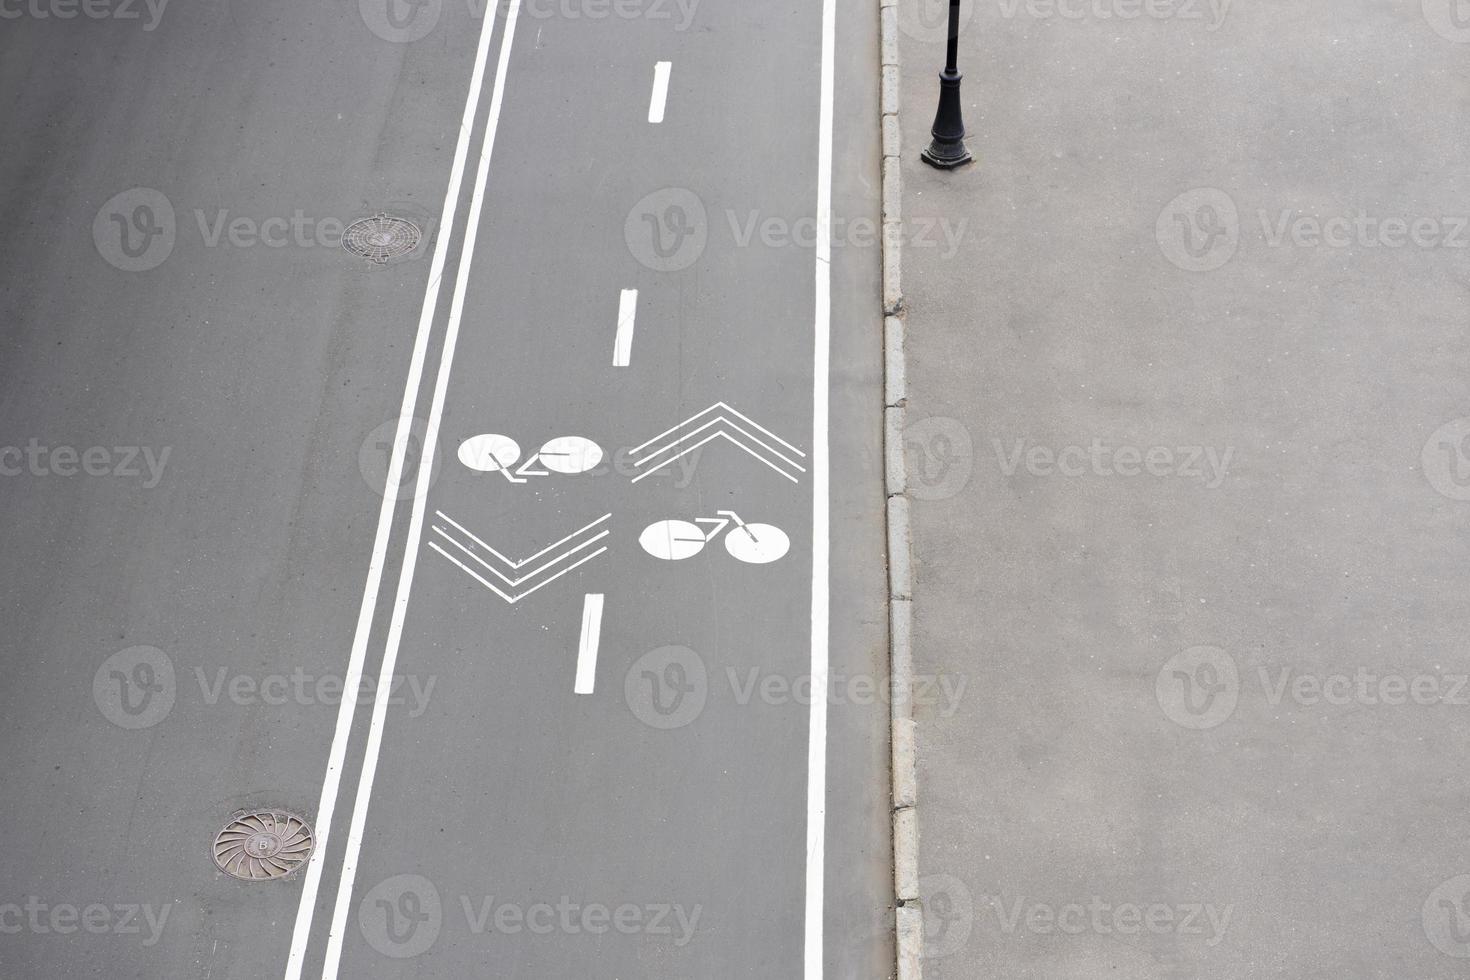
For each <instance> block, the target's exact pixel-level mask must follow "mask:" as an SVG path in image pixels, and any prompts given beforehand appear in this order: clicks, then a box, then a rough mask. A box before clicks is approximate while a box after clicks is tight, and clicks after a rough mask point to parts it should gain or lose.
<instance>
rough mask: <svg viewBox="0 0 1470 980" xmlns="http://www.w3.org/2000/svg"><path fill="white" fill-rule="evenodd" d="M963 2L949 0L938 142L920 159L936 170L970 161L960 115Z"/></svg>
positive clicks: (937, 115)
mask: <svg viewBox="0 0 1470 980" xmlns="http://www.w3.org/2000/svg"><path fill="white" fill-rule="evenodd" d="M959 49H960V0H949V50H948V51H947V52H946V57H945V62H944V71H942V72H940V73H939V111H938V112H936V113H935V114H934V128H933V129H931V130H930V131H929V132H930V133H932V134H933V136H934V141H933V142H932V143H930V144H929V146H928V148H927V149H925V150H924V152H923V153H921V154H919V157H920V159H922V160H923V161H924V162H925V163H927V164H929V165H930V166H933V167H939V168H941V169H943V170H953V169H954V168H955V167H958V166H960V165H961V164H966V163H969V162H970V151H969V150H967V149H965V120H964V117H963V116H962V115H961V113H960V78H961V75H960V71H959V66H958V64H957V62H958V60H959V53H960V50H959Z"/></svg>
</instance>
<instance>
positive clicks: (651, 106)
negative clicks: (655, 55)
mask: <svg viewBox="0 0 1470 980" xmlns="http://www.w3.org/2000/svg"><path fill="white" fill-rule="evenodd" d="M672 67H673V62H669V61H660V62H659V63H658V64H656V65H654V66H653V97H652V98H651V99H649V100H648V121H649V122H651V123H661V122H663V121H664V104H665V103H666V102H668V100H669V69H670V68H672Z"/></svg>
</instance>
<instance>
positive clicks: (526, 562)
mask: <svg viewBox="0 0 1470 980" xmlns="http://www.w3.org/2000/svg"><path fill="white" fill-rule="evenodd" d="M434 513H435V514H436V515H437V516H439V517H440V518H442V519H443V520H445V521H447V522H449V523H450V524H452V525H454V526H455V528H457V529H458V530H459V531H461V532H463V534H464V536H465V537H467V538H469V539H470V540H471V541H473V542H474V543H475V544H477V545H479V546H480V547H481V548H484V549H485V550H486V551H488V552H490V554H492V555H494V556H495V557H496V558H499V559H500V560H501V561H503V562H505V563H506V564H507V565H509V566H510V567H511V568H521V567H522V566H524V565H529V564H531V562H533V561H535V560H536V559H537V558H540V557H541V556H542V555H544V554H546V553H547V552H548V551H551V550H552V549H554V548H557V547H559V546H561V545H564V544H566V543H567V542H568V541H570V540H572V539H573V538H575V537H577V536H578V535H580V534H582V533H583V532H585V531H590V530H592V529H593V528H594V527H596V526H597V525H599V524H601V523H602V522H603V521H606V520H611V518H612V515H611V514H603V515H602V516H601V517H599V518H598V519H597V520H595V521H593V522H592V523H591V524H588V525H587V526H586V527H584V528H579V529H577V530H575V531H573V532H572V533H571V534H568V535H567V536H566V537H564V538H562V539H561V540H560V541H557V542H554V543H552V544H549V545H547V546H546V547H544V548H542V549H541V550H540V551H538V552H536V553H535V554H534V555H532V556H531V557H530V558H522V559H521V560H520V561H511V560H510V559H509V558H507V557H505V556H504V555H502V554H501V553H500V552H498V551H496V550H495V549H494V548H492V547H490V546H489V545H488V544H486V543H485V542H483V541H481V540H480V539H479V538H477V537H475V535H474V534H473V533H472V532H471V531H470V530H469V529H468V528H466V527H465V526H464V525H463V524H461V523H459V522H458V521H456V520H455V519H454V518H452V517H450V516H449V515H448V514H446V513H444V512H443V511H442V510H436V511H434ZM603 533H604V534H606V533H607V532H606V531H604V532H603Z"/></svg>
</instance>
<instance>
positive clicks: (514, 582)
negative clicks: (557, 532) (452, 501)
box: [429, 524, 612, 602]
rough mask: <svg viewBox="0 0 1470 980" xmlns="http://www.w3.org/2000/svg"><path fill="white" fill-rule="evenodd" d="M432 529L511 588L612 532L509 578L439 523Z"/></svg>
mask: <svg viewBox="0 0 1470 980" xmlns="http://www.w3.org/2000/svg"><path fill="white" fill-rule="evenodd" d="M432 529H433V531H434V533H435V534H437V535H439V536H440V537H441V538H443V539H444V540H445V541H448V542H449V543H450V544H452V545H454V547H456V548H458V549H459V550H460V551H462V552H464V553H465V554H466V555H468V556H469V557H470V558H471V559H472V560H473V561H474V562H475V564H477V565H479V566H480V567H481V568H483V569H485V571H487V572H489V573H490V574H492V575H494V576H495V577H496V578H498V579H500V581H502V582H504V583H505V584H506V585H508V586H510V587H511V588H512V589H514V588H515V587H516V586H518V585H521V584H522V583H525V582H529V581H530V580H531V579H533V578H535V577H536V576H537V575H540V574H541V573H542V572H544V571H546V570H547V569H548V568H551V567H552V566H553V565H555V564H556V563H557V562H559V561H561V560H562V559H564V558H570V557H572V556H573V555H575V554H576V553H577V552H579V551H586V550H587V549H588V548H590V547H592V546H593V545H594V544H596V543H597V542H599V541H601V540H602V539H603V538H605V537H607V536H608V535H610V534H612V532H611V531H603V532H602V533H601V534H599V535H596V536H595V537H592V538H588V539H587V540H586V541H583V542H582V543H581V544H577V545H573V546H572V547H571V548H568V549H567V550H566V551H564V552H562V553H561V554H559V555H557V556H556V557H555V558H548V559H546V562H545V563H544V564H542V565H538V566H537V567H535V568H533V569H532V570H531V571H529V572H527V573H526V574H524V575H522V576H520V577H519V578H514V579H513V578H510V577H509V576H508V575H506V574H505V573H504V572H502V571H500V569H498V568H496V567H495V566H494V565H492V564H490V563H489V562H488V561H486V560H485V559H483V558H481V557H480V556H479V555H477V554H475V553H474V551H472V550H471V549H470V548H469V547H468V546H467V545H464V544H462V543H460V542H459V541H456V540H455V539H454V536H453V535H451V534H450V533H449V532H448V531H446V530H444V529H443V528H442V527H440V526H439V525H437V524H435V525H433V527H432ZM429 543H430V545H431V546H432V545H433V542H432V541H431V542H429ZM435 550H436V551H438V552H439V553H441V554H443V553H444V549H443V548H436V549H435ZM456 564H458V563H457V562H456ZM461 567H463V566H461ZM496 591H499V590H498V589H497V590H496ZM505 598H506V599H509V600H510V601H512V602H514V601H515V600H514V599H511V598H510V596H506V597H505ZM517 598H519V596H517Z"/></svg>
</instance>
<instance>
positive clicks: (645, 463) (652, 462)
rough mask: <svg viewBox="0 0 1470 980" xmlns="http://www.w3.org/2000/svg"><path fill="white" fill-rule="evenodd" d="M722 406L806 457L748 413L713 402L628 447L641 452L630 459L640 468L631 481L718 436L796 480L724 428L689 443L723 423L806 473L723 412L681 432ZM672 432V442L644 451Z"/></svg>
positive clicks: (648, 473)
mask: <svg viewBox="0 0 1470 980" xmlns="http://www.w3.org/2000/svg"><path fill="white" fill-rule="evenodd" d="M722 409H723V410H724V411H725V412H729V413H730V414H731V415H734V416H735V417H736V418H739V419H741V420H742V421H744V422H746V423H748V424H749V425H750V426H751V428H754V429H756V430H758V431H760V432H761V433H763V434H765V435H767V436H769V437H770V438H771V439H772V440H774V441H776V442H779V443H780V444H781V445H783V446H785V447H786V448H787V449H789V450H791V451H792V452H793V453H795V454H796V455H798V456H800V457H801V458H803V459H805V458H806V453H804V452H802V451H801V450H800V449H797V448H796V447H795V446H793V445H791V443H789V442H787V441H786V440H785V439H782V438H781V437H780V436H778V435H776V434H775V433H774V432H772V431H770V430H769V429H767V428H765V427H764V426H762V425H760V424H759V423H757V422H755V421H753V420H752V419H750V418H749V417H748V416H745V415H742V414H741V413H740V412H737V411H736V410H735V409H733V408H731V407H730V406H729V405H726V404H725V403H724V402H716V403H715V404H713V405H711V406H710V407H709V408H707V409H705V410H704V411H702V412H700V413H698V414H697V415H694V416H691V417H690V418H687V419H685V420H684V421H683V422H680V423H679V424H678V425H676V426H674V427H673V428H672V429H667V430H665V431H664V432H661V433H659V434H658V435H656V436H654V437H653V438H652V439H650V440H648V441H647V442H645V443H643V445H641V446H638V447H636V448H634V449H633V450H632V455H633V456H635V457H638V456H640V455H641V458H638V459H635V460H634V461H633V468H634V469H635V470H641V471H642V472H640V473H639V474H638V475H637V476H635V477H633V482H634V483H637V482H638V481H639V480H642V479H644V478H646V477H650V476H652V475H653V474H655V473H657V472H659V471H660V470H662V469H664V468H665V467H667V466H668V465H669V464H670V463H672V462H674V460H676V459H679V458H680V457H683V456H687V455H689V454H690V453H692V452H694V451H695V450H697V449H699V448H700V447H701V446H704V445H705V444H707V443H709V442H713V441H714V440H715V439H720V438H723V439H725V440H726V441H727V442H730V443H733V444H734V445H736V446H739V447H740V448H741V449H743V450H745V451H746V452H747V453H749V454H750V455H752V456H754V457H755V458H756V459H758V460H760V461H761V462H762V463H765V464H766V465H767V466H769V467H770V468H771V469H773V470H775V471H776V472H777V473H780V474H781V475H782V476H784V477H786V479H788V480H790V481H791V482H792V483H797V482H799V481H798V480H797V478H796V477H795V476H794V475H793V474H791V473H788V472H787V471H786V469H785V468H783V467H782V466H780V465H778V464H776V463H773V462H771V461H770V460H769V459H767V458H766V457H765V456H763V455H762V454H761V453H759V452H757V451H756V450H755V449H753V448H751V447H750V446H748V445H746V444H745V443H744V442H742V441H741V440H740V439H737V438H736V437H735V436H733V435H731V434H730V433H729V432H727V431H724V430H720V431H716V432H714V433H712V434H710V435H708V436H705V437H704V438H703V439H701V440H699V441H698V442H696V443H693V444H692V445H691V444H690V440H692V439H693V438H694V437H695V436H697V435H698V434H699V433H701V432H703V431H704V430H705V429H708V428H711V427H713V426H718V425H724V426H725V427H726V428H727V429H733V430H734V431H735V432H738V433H740V435H742V436H744V437H745V438H746V439H749V440H750V441H751V442H753V443H755V444H756V445H757V446H760V447H761V448H762V449H764V450H766V451H767V452H768V453H770V454H771V455H773V456H775V457H776V458H777V459H779V460H780V461H781V462H782V463H784V464H786V466H789V467H791V468H792V469H794V470H796V471H797V472H798V473H805V472H806V468H805V467H803V466H802V465H801V464H800V463H798V462H796V460H794V459H790V458H788V457H787V456H786V455H785V454H783V453H782V452H781V450H779V449H777V448H776V447H775V446H772V445H770V444H769V443H767V442H765V441H764V440H763V439H761V438H760V437H759V436H757V435H755V434H754V433H752V432H750V431H748V430H746V429H745V428H743V427H742V426H740V425H737V424H736V423H734V422H732V421H731V420H730V419H729V418H727V417H726V416H725V415H723V414H716V415H715V416H714V417H713V418H711V419H710V420H709V421H707V422H705V423H704V424H703V425H700V426H698V427H697V428H695V429H692V430H690V431H688V432H685V431H683V429H684V428H685V427H686V426H689V425H692V424H693V423H695V422H698V421H699V420H700V419H702V418H704V417H705V416H707V415H710V414H711V413H717V412H720V410H722ZM674 432H678V433H679V436H678V438H676V439H675V440H674V441H673V442H670V443H667V444H665V445H663V446H660V447H659V448H658V449H655V450H652V451H647V450H648V447H649V446H652V445H653V444H654V443H655V442H658V441H659V440H661V439H663V438H665V437H666V436H668V435H671V434H672V433H674ZM672 449H680V450H681V451H680V452H677V453H675V454H674V455H672V456H668V457H665V458H662V459H660V457H661V456H663V454H664V453H666V452H668V451H669V450H672Z"/></svg>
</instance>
